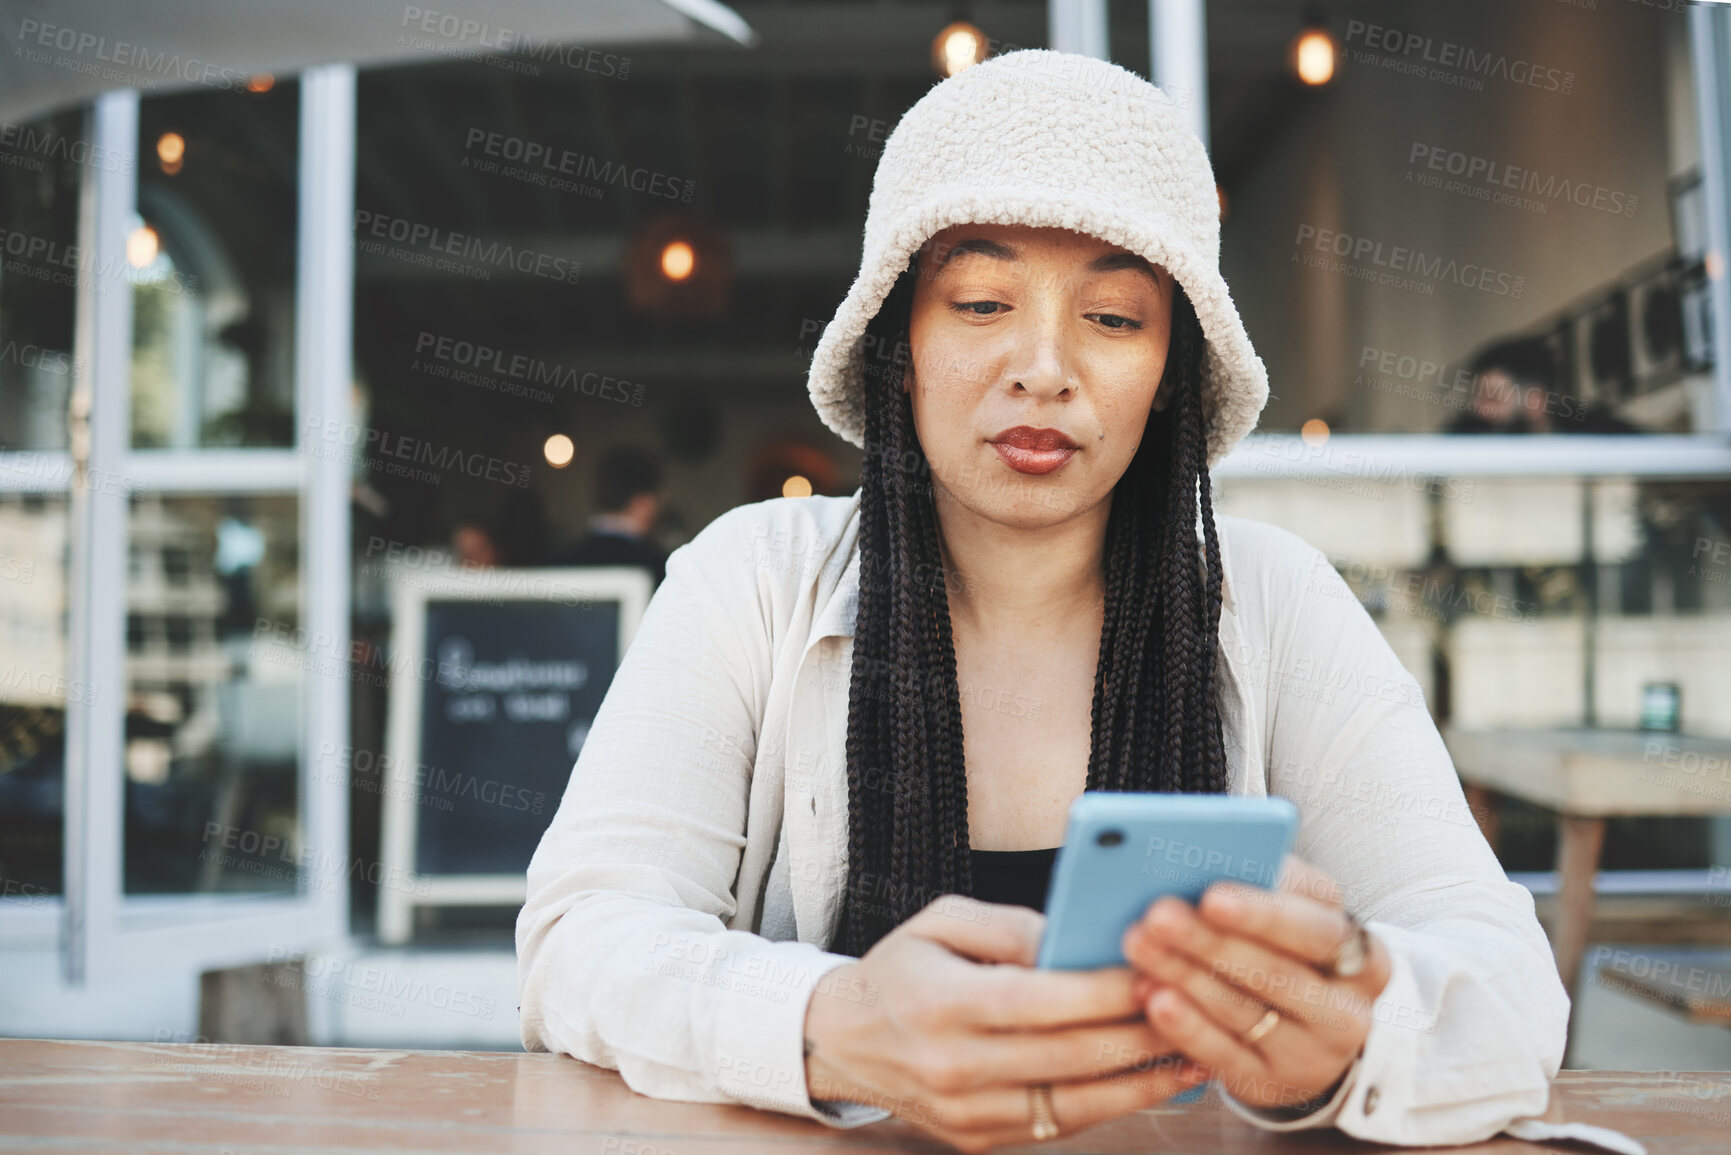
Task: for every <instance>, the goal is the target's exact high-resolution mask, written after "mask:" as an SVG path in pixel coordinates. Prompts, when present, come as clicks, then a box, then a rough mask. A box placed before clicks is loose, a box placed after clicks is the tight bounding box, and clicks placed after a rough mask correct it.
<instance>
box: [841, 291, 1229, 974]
mask: <svg viewBox="0 0 1731 1155" xmlns="http://www.w3.org/2000/svg"><path fill="white" fill-rule="evenodd" d="M914 269H915V264H914V262H913V261H910V263H909V267H908V269H907V270H906V271H905V272H904V273H903V275H902V276H901V278H900V279H898V280H897V282H896V284H895V287H894V288H893V289H892V290H891V291H890V294H889V296H888V297H887V298H886V299H885V301H884V304H883V306H882V307H881V308H880V309H879V310H878V313H877V316H876V317H874V318H873V320H872V322H871V323H870V324H869V325H868V326H867V335H866V348H867V349H870V350H874V351H879V352H880V353H881V351H883V350H890V349H893V350H896V353H897V355H896V356H893V357H888V358H883V357H881V356H880V357H876V358H872V359H871V360H872V368H871V369H870V370H868V372H867V375H866V383H865V394H866V421H865V458H864V463H863V465H862V468H861V471H860V489H861V494H860V499H861V510H860V536H859V549H860V597H859V607H858V615H857V622H856V625H855V630H854V651H853V667H852V678H851V680H850V682H849V692H848V727H847V777H848V883H847V888H846V891H845V893H844V896H843V899H842V909H841V917H840V921H839V923H838V925H837V928H836V934H835V941H834V943H833V945H832V947H831V949H833V950H836V951H839V952H841V953H846V954H851V955H856V956H857V955H861V954H864V953H865V952H866V951H867V950H869V949H870V948H871V946H872V944H874V943H875V942H877V941H878V940H879V939H880V938H882V937H883V936H884V935H885V934H887V933H889V931H890V930H891V929H893V928H894V927H896V926H897V925H899V924H900V923H902V922H904V921H906V920H907V919H908V918H909V917H911V916H912V915H914V914H915V913H917V912H918V911H919V910H920V909H921V908H922V907H924V906H925V905H926V904H927V903H928V902H930V901H931V900H932V899H934V898H936V897H937V896H938V895H940V894H945V893H958V894H971V893H972V892H973V873H972V870H971V865H970V859H969V854H968V850H969V843H968V795H967V775H966V767H965V764H964V758H963V745H962V716H961V695H960V691H959V688H958V686H957V681H956V655H955V644H954V635H953V634H952V632H951V625H950V610H949V598H948V582H947V581H946V580H945V573H944V570H943V567H942V564H941V551H940V549H939V541H938V534H939V527H938V521H937V512H936V508H935V505H934V500H935V487H934V486H933V484H932V481H931V476H930V465H929V463H928V462H927V460H926V457H925V454H924V452H923V450H922V449H921V447H920V444H919V438H918V436H917V434H916V432H915V427H914V420H913V407H912V402H911V400H910V398H909V397H908V395H907V394H906V393H905V392H903V390H902V388H901V384H902V377H903V375H904V373H905V372H906V369H907V359H906V358H905V356H903V354H905V352H906V350H907V328H908V319H909V317H910V315H911V312H912V305H913V289H914V283H915V282H914V277H915V275H916V274H915V272H914ZM1204 351H1205V345H1204V342H1203V338H1202V333H1201V327H1200V325H1199V324H1198V323H1197V320H1196V314H1195V311H1194V309H1193V308H1192V307H1191V305H1190V302H1189V299H1188V298H1187V297H1186V296H1185V295H1184V293H1183V290H1182V289H1181V288H1179V289H1177V298H1176V300H1175V301H1174V303H1173V323H1172V343H1171V348H1170V352H1169V355H1168V359H1167V369H1166V380H1165V382H1164V384H1163V385H1162V388H1163V389H1166V390H1169V391H1170V393H1171V400H1170V403H1169V404H1168V405H1167V407H1166V409H1165V411H1163V412H1162V411H1154V412H1151V413H1150V414H1149V420H1148V426H1147V428H1146V430H1145V431H1144V435H1143V438H1142V442H1141V445H1140V446H1139V447H1138V449H1137V451H1136V454H1135V456H1134V457H1133V458H1132V459H1131V462H1130V465H1129V468H1128V469H1126V471H1125V473H1124V476H1123V478H1121V479H1120V480H1119V482H1118V484H1117V486H1116V488H1115V489H1114V491H1113V495H1112V508H1111V512H1110V514H1109V515H1108V518H1107V527H1106V543H1105V557H1104V558H1103V576H1104V579H1105V586H1106V605H1105V614H1104V619H1103V624H1102V628H1101V634H1100V655H1099V668H1098V671H1097V673H1096V675H1095V680H1094V695H1093V708H1092V729H1091V734H1090V739H1089V741H1090V750H1089V759H1088V781H1087V789H1089V790H1114V791H1123V790H1139V791H1162V792H1168V793H1178V792H1188V793H1220V792H1223V791H1224V790H1225V789H1226V759H1225V751H1224V747H1223V744H1222V737H1221V728H1220V709H1219V703H1218V701H1217V692H1218V691H1217V687H1218V681H1217V679H1216V677H1215V668H1214V654H1215V645H1216V638H1217V637H1218V633H1219V622H1220V601H1221V595H1222V583H1221V568H1220V543H1219V539H1218V535H1217V533H1216V531H1215V526H1214V512H1213V501H1212V494H1211V493H1210V487H1209V482H1208V472H1207V466H1206V462H1207V452H1206V444H1205V441H1204V436H1205V431H1204V421H1203V412H1202V400H1201V368H1202V358H1203V356H1204ZM1199 519H1200V522H1201V529H1202V535H1203V540H1202V542H1200V543H1199V542H1198V541H1197V532H1196V531H1197V522H1198V520H1199ZM1199 544H1200V546H1201V548H1200V549H1199V548H1198V546H1199Z"/></svg>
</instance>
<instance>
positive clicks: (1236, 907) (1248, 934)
mask: <svg viewBox="0 0 1731 1155" xmlns="http://www.w3.org/2000/svg"><path fill="white" fill-rule="evenodd" d="M1197 910H1198V912H1199V913H1200V914H1201V915H1202V918H1203V919H1204V920H1205V921H1206V922H1207V923H1208V924H1209V925H1211V926H1213V927H1214V928H1216V929H1217V930H1220V931H1223V932H1226V933H1229V934H1236V935H1240V936H1242V937H1244V938H1252V939H1260V940H1262V941H1263V942H1265V943H1267V944H1268V945H1270V946H1272V947H1274V948H1275V949H1277V950H1280V951H1283V952H1285V953H1286V954H1289V955H1291V956H1293V957H1294V958H1297V959H1301V960H1303V961H1304V962H1307V963H1310V964H1312V965H1315V966H1322V965H1323V964H1325V963H1327V962H1328V961H1329V960H1330V959H1332V958H1333V957H1334V954H1335V952H1336V951H1337V950H1339V949H1340V945H1341V943H1343V942H1345V941H1346V938H1347V936H1348V935H1349V934H1351V933H1352V924H1351V923H1350V922H1348V921H1347V917H1346V912H1345V911H1343V910H1342V909H1341V908H1340V907H1338V906H1329V905H1326V904H1324V903H1321V902H1318V901H1317V900H1316V899H1314V898H1310V897H1307V896H1305V895H1302V894H1283V893H1281V892H1279V891H1272V890H1256V889H1255V888H1253V887H1248V886H1243V885H1240V884H1238V883H1231V882H1222V883H1216V884H1215V885H1213V886H1211V887H1209V888H1208V890H1207V891H1206V892H1204V894H1203V895H1202V901H1201V902H1200V903H1198V904H1197Z"/></svg>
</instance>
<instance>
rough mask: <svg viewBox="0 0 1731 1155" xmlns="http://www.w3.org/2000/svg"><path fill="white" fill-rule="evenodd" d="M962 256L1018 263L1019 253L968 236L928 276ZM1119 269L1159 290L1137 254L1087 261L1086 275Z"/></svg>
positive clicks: (1151, 269)
mask: <svg viewBox="0 0 1731 1155" xmlns="http://www.w3.org/2000/svg"><path fill="white" fill-rule="evenodd" d="M965 253H979V254H980V255H982V256H987V257H991V258H992V259H993V260H998V261H1019V260H1021V259H1022V254H1021V253H1020V252H1018V251H1017V250H1016V249H1014V248H1012V247H1011V246H1009V245H1006V244H1002V243H1000V242H998V241H993V240H988V239H986V238H985V237H972V238H970V239H968V240H965V241H962V242H960V243H959V244H955V245H952V246H950V248H949V249H948V251H946V252H945V253H944V255H943V256H942V257H940V258H938V267H937V268H935V269H933V270H932V275H933V276H936V275H937V274H938V273H940V272H942V271H943V268H944V266H945V265H947V264H949V263H950V261H952V260H954V259H955V258H956V257H959V256H962V255H963V254H965ZM1119 269H1134V270H1136V271H1138V272H1140V273H1142V274H1144V275H1145V276H1146V277H1147V278H1148V279H1149V280H1150V281H1152V282H1154V287H1155V288H1156V289H1158V288H1159V287H1160V278H1159V277H1158V276H1157V275H1156V274H1155V272H1154V266H1153V265H1151V264H1149V263H1148V259H1147V258H1146V257H1143V256H1141V255H1140V254H1138V253H1130V252H1116V253H1105V254H1103V255H1101V256H1098V257H1095V258H1094V259H1093V260H1091V261H1089V262H1088V272H1090V273H1114V272H1117V271H1118V270H1119Z"/></svg>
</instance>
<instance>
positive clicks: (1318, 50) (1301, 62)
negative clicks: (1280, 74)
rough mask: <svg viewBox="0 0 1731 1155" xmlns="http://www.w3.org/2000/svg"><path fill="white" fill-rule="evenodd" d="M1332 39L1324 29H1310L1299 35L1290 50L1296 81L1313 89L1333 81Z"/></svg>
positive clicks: (1333, 46)
mask: <svg viewBox="0 0 1731 1155" xmlns="http://www.w3.org/2000/svg"><path fill="white" fill-rule="evenodd" d="M1335 52H1336V48H1335V43H1334V37H1333V36H1330V35H1329V34H1328V31H1327V30H1326V29H1322V28H1310V29H1307V30H1305V31H1304V32H1301V33H1299V36H1298V39H1297V41H1295V42H1294V44H1293V48H1292V68H1293V71H1294V72H1296V73H1298V79H1300V80H1302V81H1304V83H1306V84H1308V85H1310V86H1311V87H1313V88H1317V87H1321V86H1322V85H1324V84H1327V83H1328V82H1329V81H1331V80H1333V79H1334V58H1335Z"/></svg>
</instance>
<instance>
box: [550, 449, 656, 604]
mask: <svg viewBox="0 0 1731 1155" xmlns="http://www.w3.org/2000/svg"><path fill="white" fill-rule="evenodd" d="M664 500H665V497H664V482H663V479H662V472H661V462H660V461H659V460H657V458H656V457H655V455H654V454H652V453H650V452H649V451H648V450H647V449H643V448H641V447H639V446H635V445H616V446H614V447H613V448H611V449H609V450H607V452H605V453H603V454H602V455H601V459H600V460H599V461H598V462H596V465H595V508H596V510H597V512H596V513H595V514H594V516H592V517H590V519H589V532H588V533H587V534H585V535H584V536H583V538H582V539H580V540H579V541H578V542H577V543H576V544H575V545H573V546H572V547H571V548H569V549H567V550H566V551H565V553H564V554H562V555H561V556H560V557H559V558H558V561H557V564H559V565H568V566H579V565H595V566H604V565H634V566H641V567H643V568H644V569H646V570H648V571H649V573H650V576H651V577H652V578H653V579H654V581H655V584H656V585H660V584H661V579H662V578H663V577H664V576H666V573H667V554H666V552H665V551H664V550H662V548H661V547H660V546H659V545H657V544H656V543H655V538H654V533H655V524H656V522H657V521H659V520H660V518H661V509H662V504H663V501H664Z"/></svg>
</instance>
